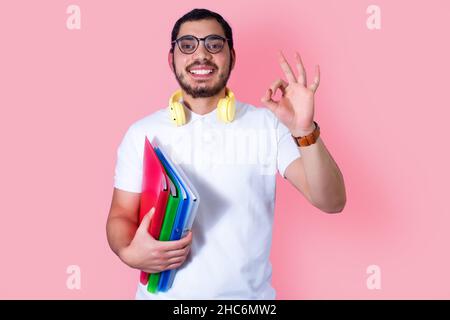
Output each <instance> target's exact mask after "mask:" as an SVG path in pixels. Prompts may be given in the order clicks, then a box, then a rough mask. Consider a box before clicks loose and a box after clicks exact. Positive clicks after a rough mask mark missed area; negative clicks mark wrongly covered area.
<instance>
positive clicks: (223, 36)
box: [178, 33, 226, 39]
mask: <svg viewBox="0 0 450 320" xmlns="http://www.w3.org/2000/svg"><path fill="white" fill-rule="evenodd" d="M186 36H192V37H197V38H206V37H209V36H219V37H222V38H226V36H225V35H221V34H217V33H210V34H207V35H206V36H204V37H199V36H196V35H193V34H189V33H188V34H184V35H182V36H179V37H178V39H179V38H182V37H186Z"/></svg>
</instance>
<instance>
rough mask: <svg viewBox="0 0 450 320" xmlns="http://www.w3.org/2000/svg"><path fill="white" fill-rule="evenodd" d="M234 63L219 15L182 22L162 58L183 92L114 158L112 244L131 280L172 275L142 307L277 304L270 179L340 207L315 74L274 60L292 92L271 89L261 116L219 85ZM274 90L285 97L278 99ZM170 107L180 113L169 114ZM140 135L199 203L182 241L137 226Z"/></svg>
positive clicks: (203, 13)
mask: <svg viewBox="0 0 450 320" xmlns="http://www.w3.org/2000/svg"><path fill="white" fill-rule="evenodd" d="M235 61H236V53H235V50H234V48H233V35H232V30H231V27H230V26H229V24H228V23H227V22H226V21H225V20H224V19H223V18H222V17H221V16H220V15H219V14H217V13H214V12H211V11H209V10H206V9H194V10H192V11H191V12H188V13H187V14H185V15H184V16H183V17H181V18H180V19H179V20H178V21H177V22H176V24H175V26H174V28H173V31H172V47H171V50H170V52H169V54H168V62H169V66H170V67H171V69H172V71H173V73H174V75H175V77H176V79H177V81H178V83H179V85H180V88H181V89H180V91H178V92H176V93H174V95H172V97H171V102H170V106H169V107H166V108H163V109H160V110H158V111H156V112H154V113H152V114H150V115H148V116H147V117H144V118H143V119H140V120H139V121H136V122H135V123H133V124H132V125H131V126H130V127H129V129H128V131H127V132H126V134H125V136H124V138H123V140H122V142H121V144H120V146H119V148H118V152H117V163H116V169H115V183H114V192H113V199H112V204H111V210H110V213H109V217H108V222H107V235H108V241H109V243H110V246H111V248H112V250H113V251H114V252H115V253H116V254H117V255H118V256H119V258H120V259H121V260H122V261H123V262H124V263H126V264H127V265H128V266H130V267H132V268H135V269H138V270H143V271H145V272H148V273H157V272H162V271H165V270H170V269H175V268H178V270H177V274H176V277H175V280H174V282H173V285H172V287H171V288H170V289H169V290H168V291H167V292H159V293H156V294H152V293H149V292H148V291H147V290H146V287H145V286H144V285H142V284H139V285H138V290H137V294H136V298H137V299H274V298H275V290H274V289H273V287H272V286H271V276H272V267H271V264H270V261H269V255H270V246H271V240H272V224H273V214H274V204H275V182H276V172H277V171H278V172H279V173H280V174H281V175H282V176H283V177H284V178H285V179H287V180H288V181H289V182H290V183H291V184H293V185H294V186H295V187H296V188H297V189H298V190H299V192H301V194H303V195H304V196H305V197H306V198H307V199H308V201H309V202H310V203H311V204H312V205H313V206H315V207H317V208H319V209H320V210H322V211H324V212H327V213H337V212H340V211H342V210H343V208H344V206H345V202H346V195H345V186H344V180H343V177H342V174H341V172H340V170H339V168H338V166H337V165H336V163H335V162H334V160H333V158H332V157H331V155H330V153H329V152H328V150H327V149H326V147H325V145H324V143H323V141H322V139H321V137H320V135H319V134H320V131H319V127H318V124H317V122H315V121H314V93H315V91H316V90H317V87H318V85H319V69H318V67H317V68H316V75H315V78H314V80H313V83H312V84H311V85H309V86H308V85H307V82H306V73H305V69H304V67H303V64H302V62H301V58H300V55H299V54H298V53H297V54H296V67H297V70H298V74H299V75H298V76H295V74H294V72H293V70H292V68H291V67H290V65H289V64H288V63H287V61H286V59H285V58H284V56H283V55H282V53H281V52H280V66H281V68H282V70H283V72H284V74H285V75H286V77H287V80H288V82H286V81H284V80H282V79H278V80H276V81H275V82H274V83H273V84H272V85H271V86H270V88H268V89H267V91H266V92H265V94H264V96H263V97H262V99H261V102H262V103H263V104H264V105H265V106H266V107H267V108H256V107H254V106H252V105H250V104H247V103H244V102H241V101H239V100H237V99H236V98H235V97H234V94H233V93H232V91H231V90H230V88H228V87H227V86H226V84H227V82H228V79H229V77H230V74H231V70H232V69H233V67H234V65H235ZM260 71H262V70H260ZM278 89H279V90H280V91H281V92H282V97H281V99H280V101H274V100H273V99H272V96H273V95H274V94H275V92H276V91H277V90H278ZM174 102H180V103H181V108H182V110H178V111H177V112H175V113H173V112H174V111H173V109H172V110H170V107H173V106H174V105H175V104H174ZM146 136H147V137H148V139H149V140H150V141H151V140H152V138H153V137H157V138H158V140H159V141H160V142H161V144H162V145H163V147H164V149H165V150H167V151H168V154H169V155H170V157H171V158H172V160H174V161H176V162H177V163H179V165H180V167H181V168H182V169H183V171H185V172H186V174H187V176H189V178H190V180H191V181H192V183H193V184H194V186H195V187H196V189H197V191H198V192H199V195H200V199H201V201H200V206H199V208H198V212H197V216H196V219H195V222H194V225H193V227H192V230H191V232H189V234H188V235H187V236H186V237H185V238H182V239H180V240H177V241H158V240H155V239H154V238H152V237H151V236H150V235H149V234H148V232H147V229H148V226H149V224H150V222H151V219H152V214H153V211H154V210H151V211H150V212H149V214H147V215H146V216H145V218H144V219H143V220H142V222H141V224H140V225H139V222H138V211H139V201H140V192H141V183H142V160H143V152H144V141H145V137H146Z"/></svg>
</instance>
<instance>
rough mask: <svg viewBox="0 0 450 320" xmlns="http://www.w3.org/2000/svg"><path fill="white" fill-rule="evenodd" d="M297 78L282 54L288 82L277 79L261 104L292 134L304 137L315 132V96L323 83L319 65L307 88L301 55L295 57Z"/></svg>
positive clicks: (280, 57)
mask: <svg viewBox="0 0 450 320" xmlns="http://www.w3.org/2000/svg"><path fill="white" fill-rule="evenodd" d="M295 60H296V66H297V70H298V73H299V75H298V77H296V76H295V74H294V72H293V71H292V69H291V66H290V65H289V63H288V62H287V61H286V58H285V57H284V55H283V53H282V52H281V51H279V62H280V66H281V69H282V70H283V72H284V74H285V75H286V77H287V79H288V82H286V81H284V80H283V79H278V80H276V81H274V82H273V84H272V86H271V87H270V88H269V89H267V91H266V94H265V96H264V97H263V98H261V102H262V103H263V104H264V105H265V106H266V107H268V108H269V109H270V110H271V111H272V112H273V113H274V114H275V116H276V117H277V118H278V119H279V120H280V121H281V122H282V123H283V124H284V125H285V126H286V127H287V128H288V129H289V130H290V131H291V134H292V135H293V136H295V137H300V136H305V135H308V134H310V133H311V132H313V131H314V93H315V92H316V90H317V88H318V86H319V82H320V69H319V65H316V74H315V77H314V81H313V83H312V84H311V85H310V86H309V87H308V86H307V82H306V72H305V68H304V67H303V63H302V59H301V57H300V54H299V53H298V52H296V54H295ZM278 88H280V91H281V93H282V96H281V99H280V100H279V101H275V100H273V99H272V96H273V95H275V93H276V91H277V89H278Z"/></svg>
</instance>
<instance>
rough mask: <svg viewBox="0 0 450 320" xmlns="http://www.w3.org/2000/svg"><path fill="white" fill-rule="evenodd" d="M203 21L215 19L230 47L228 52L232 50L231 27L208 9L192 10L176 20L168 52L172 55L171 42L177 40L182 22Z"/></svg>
mask: <svg viewBox="0 0 450 320" xmlns="http://www.w3.org/2000/svg"><path fill="white" fill-rule="evenodd" d="M204 19H215V20H217V22H218V23H220V25H221V26H222V29H223V32H224V33H225V38H227V39H229V40H228V46H229V47H230V50H232V49H233V30H231V27H230V25H229V24H228V22H226V21H225V19H224V18H223V17H222V16H221V15H220V14H218V13H216V12H213V11H210V10H208V9H193V10H191V11H189V12H188V13H186V14H185V15H184V16H182V17H181V18H180V19H178V20H177V22H176V23H175V25H174V26H173V29H172V40H171V47H170V52H172V53H173V50H174V49H175V43H174V42H173V41H175V40H176V39H177V36H178V33H179V32H180V27H181V25H182V24H183V23H184V22H187V21H198V20H204Z"/></svg>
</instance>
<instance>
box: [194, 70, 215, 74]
mask: <svg viewBox="0 0 450 320" xmlns="http://www.w3.org/2000/svg"><path fill="white" fill-rule="evenodd" d="M190 72H191V73H194V74H208V73H211V72H213V70H191V71H190Z"/></svg>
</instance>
